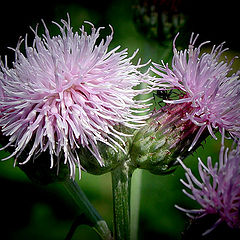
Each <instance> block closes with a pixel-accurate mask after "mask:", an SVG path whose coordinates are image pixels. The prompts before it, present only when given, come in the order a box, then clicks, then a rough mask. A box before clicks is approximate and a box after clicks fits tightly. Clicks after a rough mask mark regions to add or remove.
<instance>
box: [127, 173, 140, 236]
mask: <svg viewBox="0 0 240 240" xmlns="http://www.w3.org/2000/svg"><path fill="white" fill-rule="evenodd" d="M142 171H143V170H142V169H136V171H135V172H134V174H133V178H132V189H131V216H130V219H131V224H130V238H131V240H137V239H138V224H139V209H140V199H141V196H140V195H141V185H142Z"/></svg>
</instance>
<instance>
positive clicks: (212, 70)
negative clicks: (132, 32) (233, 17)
mask: <svg viewBox="0 0 240 240" xmlns="http://www.w3.org/2000/svg"><path fill="white" fill-rule="evenodd" d="M197 38H198V35H197V36H196V37H194V34H192V36H191V39H190V44H189V48H188V49H185V50H181V51H178V50H177V49H176V47H175V41H176V38H175V40H174V42H173V53H174V56H173V59H172V69H170V68H169V66H168V64H164V63H163V62H162V65H159V64H156V63H155V64H154V67H155V68H154V67H152V68H151V69H152V71H153V72H154V73H156V74H157V75H158V76H159V78H158V82H159V83H160V84H163V83H164V84H165V86H166V87H165V88H163V89H162V90H166V89H177V91H180V92H181V93H180V94H179V99H169V100H165V102H166V103H169V104H181V103H190V107H189V108H188V109H186V110H185V112H186V113H185V117H184V120H190V121H192V122H193V123H194V124H196V125H197V126H199V127H200V129H199V132H198V134H197V135H196V137H195V139H194V140H193V142H192V145H191V147H190V149H189V150H191V149H192V147H193V146H194V145H195V144H196V142H197V140H198V139H199V136H200V135H201V133H202V132H203V131H204V130H205V129H206V128H207V129H208V131H209V133H210V134H211V135H212V137H213V138H215V139H216V136H215V134H214V129H217V128H218V129H219V131H220V132H221V133H222V132H223V130H226V131H227V132H228V133H230V135H231V136H232V137H233V138H239V137H240V125H239V122H240V80H239V76H238V73H236V74H230V71H231V70H232V69H231V65H232V63H233V60H232V61H230V62H229V63H228V62H227V61H224V60H223V61H220V57H221V55H222V53H223V52H224V51H226V50H227V49H223V44H221V45H219V46H217V47H216V46H214V47H213V48H212V51H211V52H210V53H203V54H201V47H202V46H203V45H204V44H206V43H208V42H203V43H202V44H200V45H199V46H198V47H194V45H195V42H196V40H197Z"/></svg>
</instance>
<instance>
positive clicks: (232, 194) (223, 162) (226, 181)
mask: <svg viewBox="0 0 240 240" xmlns="http://www.w3.org/2000/svg"><path fill="white" fill-rule="evenodd" d="M239 147H240V146H237V148H235V149H232V150H231V151H230V152H229V151H228V149H226V150H225V152H224V147H222V148H221V151H220V155H219V161H218V162H216V163H215V165H214V166H213V163H212V159H211V157H208V159H207V166H205V165H204V163H203V162H202V161H201V159H200V158H199V159H198V161H199V164H198V169H199V175H200V177H201V181H199V180H198V179H197V178H196V177H195V176H194V175H193V173H192V171H191V170H190V169H189V168H187V167H186V166H185V165H184V163H183V162H182V161H181V160H180V159H178V161H179V162H180V164H181V165H182V166H183V168H184V169H185V171H186V178H187V182H185V181H183V180H181V182H182V183H183V184H184V185H185V186H186V187H187V188H188V189H189V190H190V193H189V192H187V191H185V190H183V192H184V193H185V194H186V195H187V196H188V197H190V198H191V199H193V200H196V201H197V202H198V203H199V204H200V205H201V209H199V210H186V209H184V208H181V207H179V206H176V207H177V208H178V209H180V210H182V211H184V212H186V213H187V214H188V215H189V216H191V217H194V216H196V217H203V216H205V215H206V214H216V215H218V220H217V222H216V223H215V224H214V226H213V227H212V228H210V229H208V230H207V231H206V232H205V233H204V234H207V233H209V232H210V231H212V230H213V229H214V228H215V227H216V226H217V225H218V224H220V223H221V222H226V223H227V224H228V225H229V226H230V227H231V228H240V216H239V211H240V148H239ZM192 214H193V216H192Z"/></svg>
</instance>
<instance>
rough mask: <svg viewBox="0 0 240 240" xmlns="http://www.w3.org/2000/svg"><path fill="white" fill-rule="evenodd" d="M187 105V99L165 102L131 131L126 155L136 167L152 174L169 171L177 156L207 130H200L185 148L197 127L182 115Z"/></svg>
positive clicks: (187, 107)
mask: <svg viewBox="0 0 240 240" xmlns="http://www.w3.org/2000/svg"><path fill="white" fill-rule="evenodd" d="M190 107H191V106H190V104H188V103H186V104H178V105H166V106H165V107H163V108H161V110H159V111H158V112H155V113H154V114H153V115H152V117H151V118H150V119H149V120H148V122H147V125H146V126H145V127H143V128H141V129H140V130H138V131H137V132H136V133H135V136H134V139H133V144H132V148H131V151H130V155H131V159H132V160H133V161H134V162H135V165H136V166H137V167H139V168H142V169H147V170H149V171H150V172H152V173H154V174H167V173H169V172H172V170H174V168H172V167H173V166H175V165H176V163H177V162H176V159H177V157H180V158H184V157H186V156H187V155H188V154H189V153H191V152H192V151H193V150H195V149H196V148H197V147H198V146H199V144H200V142H201V140H203V139H204V138H206V136H208V133H207V131H204V132H203V133H202V134H201V136H200V138H199V141H198V142H197V144H195V145H194V147H193V148H192V149H191V151H189V147H190V146H191V144H192V141H193V139H194V137H195V136H196V134H197V133H198V130H199V127H198V126H197V125H195V124H194V123H192V122H191V121H189V120H187V121H184V120H183V119H182V118H183V116H184V114H185V109H189V108H190Z"/></svg>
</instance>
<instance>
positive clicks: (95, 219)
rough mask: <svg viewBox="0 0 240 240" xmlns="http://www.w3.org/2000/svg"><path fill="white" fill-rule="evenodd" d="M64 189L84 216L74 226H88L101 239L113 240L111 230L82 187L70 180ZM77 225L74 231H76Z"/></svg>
mask: <svg viewBox="0 0 240 240" xmlns="http://www.w3.org/2000/svg"><path fill="white" fill-rule="evenodd" d="M64 187H65V188H66V189H67V191H68V192H69V193H70V195H71V196H72V198H73V200H74V201H75V203H76V204H77V206H78V207H79V209H80V211H81V212H82V215H80V216H82V217H81V219H77V221H75V223H74V224H75V225H76V224H77V223H78V225H81V224H87V225H89V226H91V227H92V228H93V229H94V230H95V231H96V232H97V234H98V235H99V236H100V237H101V239H103V240H112V236H111V231H110V230H109V228H108V226H107V223H106V222H105V221H104V220H103V218H102V217H101V216H100V215H99V213H98V212H97V210H96V209H95V208H94V207H93V205H92V204H91V203H90V201H89V200H88V198H87V197H86V195H85V194H84V192H83V191H82V189H81V188H80V186H79V185H78V184H77V183H76V182H75V181H73V180H71V179H69V180H66V181H65V182H64ZM75 225H74V231H75V229H76V226H75ZM72 229H73V228H72ZM72 231H73V230H71V235H73V233H72Z"/></svg>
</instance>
